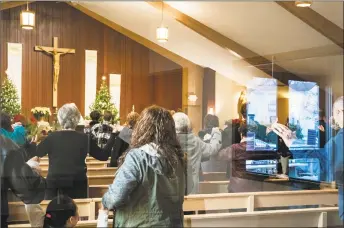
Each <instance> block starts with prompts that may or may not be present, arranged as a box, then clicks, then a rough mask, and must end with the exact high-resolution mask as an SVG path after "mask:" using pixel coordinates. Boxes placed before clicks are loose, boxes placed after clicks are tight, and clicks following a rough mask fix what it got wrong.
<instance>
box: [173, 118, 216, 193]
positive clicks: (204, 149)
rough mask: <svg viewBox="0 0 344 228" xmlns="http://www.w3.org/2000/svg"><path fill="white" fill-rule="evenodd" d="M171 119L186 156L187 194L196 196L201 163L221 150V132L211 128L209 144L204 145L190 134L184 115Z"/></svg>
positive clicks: (188, 120)
mask: <svg viewBox="0 0 344 228" xmlns="http://www.w3.org/2000/svg"><path fill="white" fill-rule="evenodd" d="M173 119H174V122H175V125H176V133H177V137H178V140H179V143H180V146H181V148H182V151H184V152H186V154H187V167H188V170H187V171H188V172H187V194H197V193H198V192H199V170H200V167H201V161H207V160H209V159H210V157H211V156H215V155H216V154H217V153H218V151H219V149H220V148H221V132H220V130H219V129H218V128H213V129H212V131H211V138H210V140H209V143H206V142H203V141H202V140H201V139H200V138H199V137H197V136H195V135H194V134H193V133H192V127H191V121H190V119H189V117H188V116H187V115H186V114H185V113H182V112H177V113H176V114H174V115H173Z"/></svg>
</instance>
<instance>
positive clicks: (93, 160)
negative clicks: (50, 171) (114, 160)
mask: <svg viewBox="0 0 344 228" xmlns="http://www.w3.org/2000/svg"><path fill="white" fill-rule="evenodd" d="M109 159H110V158H109ZM40 161H41V162H44V163H48V162H49V157H48V156H44V157H42V158H40ZM95 161H98V160H97V159H95V158H94V157H89V156H87V157H86V162H95Z"/></svg>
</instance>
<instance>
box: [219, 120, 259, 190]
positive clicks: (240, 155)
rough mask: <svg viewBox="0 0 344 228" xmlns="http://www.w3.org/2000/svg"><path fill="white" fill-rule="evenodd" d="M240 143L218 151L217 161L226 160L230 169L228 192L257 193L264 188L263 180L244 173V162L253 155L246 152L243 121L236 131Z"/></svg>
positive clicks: (244, 124)
mask: <svg viewBox="0 0 344 228" xmlns="http://www.w3.org/2000/svg"><path fill="white" fill-rule="evenodd" d="M238 131H239V133H240V136H241V142H240V143H235V144H233V145H231V146H230V147H227V148H225V149H222V150H220V152H219V153H218V156H217V159H218V160H226V161H227V162H228V166H229V167H230V168H231V171H230V173H229V183H230V184H229V185H228V192H229V193H235V192H259V191H262V190H263V189H264V188H263V187H264V180H263V179H262V180H258V179H257V178H256V177H255V176H254V175H250V174H249V173H247V172H246V160H251V158H252V156H254V154H252V153H248V152H247V151H246V146H247V131H248V129H247V124H246V121H243V122H242V123H241V125H240V127H239V129H238Z"/></svg>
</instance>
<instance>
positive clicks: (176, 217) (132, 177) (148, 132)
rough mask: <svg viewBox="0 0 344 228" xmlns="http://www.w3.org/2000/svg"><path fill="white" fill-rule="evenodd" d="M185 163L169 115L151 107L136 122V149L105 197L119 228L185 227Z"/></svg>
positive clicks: (105, 202) (130, 152)
mask: <svg viewBox="0 0 344 228" xmlns="http://www.w3.org/2000/svg"><path fill="white" fill-rule="evenodd" d="M185 169H186V161H185V159H184V153H183V151H182V149H181V147H180V144H179V142H178V139H177V136H176V129H175V126H174V121H173V119H172V116H171V114H170V113H169V111H168V110H166V109H164V108H161V107H158V106H151V107H149V108H146V109H145V110H144V111H143V112H142V114H141V116H140V119H139V121H138V122H137V124H136V126H135V128H134V131H133V138H132V141H131V149H130V151H129V152H128V153H126V154H125V159H124V163H123V164H122V165H121V166H120V168H119V169H118V171H117V173H116V176H115V180H114V182H113V184H112V185H110V187H109V190H108V192H106V193H105V195H104V196H103V200H102V203H103V206H104V208H105V209H109V210H116V213H115V218H114V227H183V223H184V221H183V202H184V193H185Z"/></svg>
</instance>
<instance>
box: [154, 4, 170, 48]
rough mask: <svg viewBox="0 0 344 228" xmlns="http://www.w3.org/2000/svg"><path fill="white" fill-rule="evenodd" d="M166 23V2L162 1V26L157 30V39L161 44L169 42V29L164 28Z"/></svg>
mask: <svg viewBox="0 0 344 228" xmlns="http://www.w3.org/2000/svg"><path fill="white" fill-rule="evenodd" d="M163 21H164V1H161V25H160V27H158V28H157V29H156V39H157V41H158V42H160V43H166V42H167V41H168V28H167V27H164V26H163Z"/></svg>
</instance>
